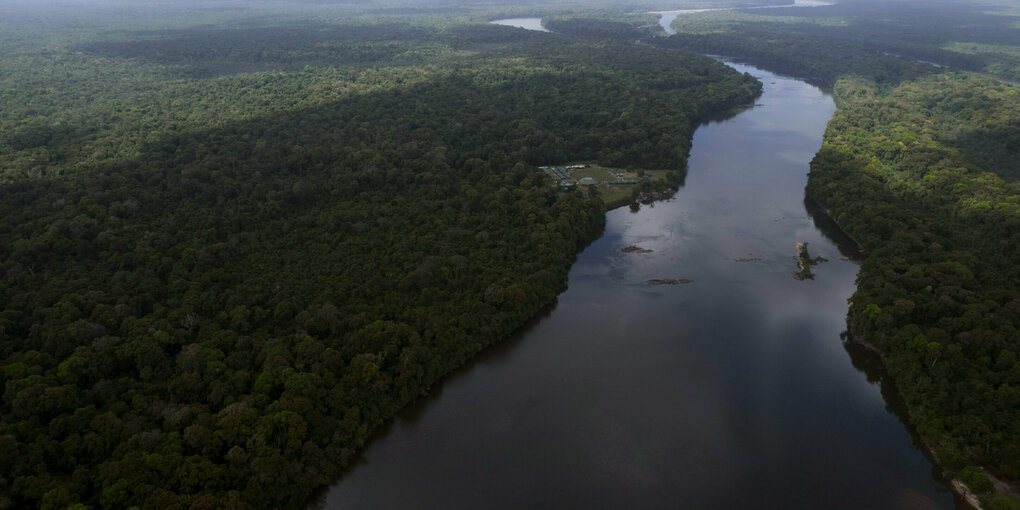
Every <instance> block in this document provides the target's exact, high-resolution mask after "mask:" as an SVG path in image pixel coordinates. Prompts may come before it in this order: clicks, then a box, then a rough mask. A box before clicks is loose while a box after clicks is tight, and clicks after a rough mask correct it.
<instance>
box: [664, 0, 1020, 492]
mask: <svg viewBox="0 0 1020 510" xmlns="http://www.w3.org/2000/svg"><path fill="white" fill-rule="evenodd" d="M848 3H849V2H848ZM855 5H856V3H855ZM861 5H862V6H864V7H865V8H863V9H859V10H852V9H850V7H835V6H833V7H824V8H821V7H820V8H816V9H801V10H800V11H796V10H792V9H789V10H788V9H776V10H774V11H770V12H768V13H763V12H762V11H758V12H756V13H754V14H751V13H749V12H747V11H745V12H738V13H734V12H721V13H719V12H717V13H705V14H704V15H698V16H690V17H687V18H684V19H682V20H678V21H677V22H676V23H675V24H674V27H676V28H677V29H678V30H680V31H681V32H680V33H678V34H677V35H676V36H672V37H670V38H668V39H667V38H663V39H660V40H658V41H656V43H657V44H660V45H664V46H668V47H676V48H687V49H694V50H697V51H705V52H712V53H719V54H725V55H732V56H737V57H740V58H746V59H748V60H750V61H752V62H755V63H758V64H759V65H762V66H764V67H768V68H772V69H776V70H778V71H781V72H786V73H791V74H795V75H798V76H803V77H807V78H810V79H813V80H815V81H816V82H819V83H821V84H824V85H828V86H832V87H833V93H834V95H835V98H836V102H837V106H838V110H837V112H836V114H835V116H834V118H833V119H832V121H830V123H829V125H828V127H827V130H826V133H825V141H824V144H823V147H822V149H821V151H819V152H818V154H817V155H816V157H815V158H814V160H813V161H812V164H811V173H810V176H809V181H808V189H807V194H808V196H809V197H810V198H812V199H813V200H815V201H816V202H818V203H819V204H821V205H822V206H823V207H824V208H826V209H827V211H828V213H829V214H830V215H831V216H832V217H833V218H834V219H835V220H836V221H837V222H838V223H839V224H840V225H841V226H842V228H844V229H845V230H846V231H847V233H849V234H850V235H851V236H852V237H853V238H854V239H855V240H856V241H857V242H859V243H860V244H861V245H862V246H863V247H864V248H865V250H866V252H865V254H866V256H865V257H864V260H863V262H862V266H861V270H860V273H859V275H858V289H857V291H856V293H855V294H854V296H853V297H852V299H851V306H850V313H849V329H850V333H851V334H852V336H854V337H855V338H856V339H857V340H858V341H861V342H863V343H865V344H867V345H869V346H871V347H873V348H875V349H876V350H878V351H879V352H880V353H881V354H882V359H883V361H884V364H885V367H886V369H887V371H888V372H889V375H890V377H891V379H892V380H893V382H894V383H895V385H896V387H897V388H898V390H899V393H900V394H901V395H902V396H903V398H904V400H905V401H906V403H907V405H908V407H909V414H910V416H909V419H910V421H911V424H912V425H913V426H914V427H915V428H916V430H917V431H918V433H919V435H920V437H921V438H922V439H923V441H924V442H925V443H926V444H927V446H928V447H929V448H930V449H931V450H932V451H933V453H934V455H935V458H936V460H937V462H938V464H939V465H940V466H941V468H942V469H943V470H945V473H946V476H949V477H959V478H960V479H962V480H963V481H965V482H966V483H967V484H968V485H969V486H970V487H971V489H972V490H974V491H975V492H977V493H979V494H981V496H982V500H983V502H984V504H985V505H987V507H988V508H996V509H1000V508H1001V509H1009V508H1020V500H1017V499H1016V496H1015V494H1014V495H1010V494H1009V490H1008V489H1006V490H995V489H996V488H994V487H993V484H992V482H991V480H990V478H989V475H991V476H992V477H993V478H998V479H999V480H1001V481H1005V482H1015V481H1017V480H1020V428H1018V424H1020V363H1018V360H1017V356H1018V353H1020V253H1018V252H1017V247H1018V246H1020V208H1018V205H1017V204H1018V201H1020V181H1018V179H1020V91H1018V90H1017V87H1016V86H1014V85H1010V84H1008V83H1004V82H1001V81H997V80H995V79H992V78H988V77H983V76H978V75H975V74H969V73H961V72H958V71H955V70H952V69H949V68H945V67H939V66H934V65H931V64H930V63H927V62H919V61H918V60H917V59H918V58H922V59H933V60H935V59H938V60H939V61H940V62H943V63H946V64H949V65H952V66H955V67H958V68H962V69H976V70H985V71H996V70H997V71H998V72H997V74H1000V75H1003V76H1007V77H1015V74H1013V73H1015V67H1012V68H1011V67H1009V66H1006V65H1005V64H1003V63H1004V62H1007V63H1008V62H1009V59H1008V58H1007V57H1008V55H1001V57H1002V58H1001V59H999V60H998V61H997V62H999V64H1002V65H1000V66H999V67H994V66H991V67H989V66H990V64H989V65H985V64H980V62H977V61H968V60H966V59H964V58H962V57H959V58H957V57H958V56H957V57H954V56H953V55H949V54H947V53H945V51H946V50H944V49H939V48H941V47H942V46H943V45H942V44H941V43H939V41H943V39H945V38H946V37H951V38H957V40H971V41H981V42H982V44H988V45H992V44H995V45H1001V46H1003V47H1012V48H1013V49H1014V50H1015V48H1016V47H1017V43H1018V42H1017V35H1018V32H1020V30H1018V29H1017V28H1015V27H1016V25H1015V20H1016V18H1015V17H1010V16H991V15H987V14H983V13H981V12H980V11H978V12H968V11H966V7H968V6H965V5H963V4H952V3H948V4H935V5H933V6H928V5H927V4H925V5H924V6H923V8H925V9H928V10H927V11H926V13H927V15H926V16H918V17H916V18H914V19H912V20H909V22H908V21H906V17H905V15H903V13H904V12H907V11H910V10H911V9H913V10H915V11H916V10H919V9H922V6H921V5H920V4H917V3H902V4H897V5H892V6H890V7H888V8H887V9H885V10H883V9H881V8H879V7H877V6H875V5H874V4H870V3H862V4H861ZM969 7H971V8H973V6H969ZM953 13H955V14H956V15H957V16H958V17H957V18H953V17H952V16H950V14H953ZM878 16H884V18H882V19H883V20H884V21H881V22H879V20H876V19H875V17H878ZM868 19H870V20H871V21H874V23H871V22H865V21H864V20H868ZM968 23H972V25H970V26H969V27H968V26H967V24H968ZM1011 23H1012V25H1011ZM896 26H899V27H900V28H901V30H893V29H892V28H891V27H896ZM1011 26H1012V28H1010V27H1011ZM968 28H969V30H968ZM876 34H879V35H876ZM925 37H926V38H925ZM936 43H939V44H936ZM887 50H890V51H887ZM892 51H895V52H896V53H899V55H893V54H890V53H891V52H892ZM906 55H910V56H909V57H908V56H906ZM949 57H952V58H949ZM979 64H980V65H979ZM1010 65H1015V64H1010ZM997 489H1002V487H1001V486H1000V487H998V488H997Z"/></svg>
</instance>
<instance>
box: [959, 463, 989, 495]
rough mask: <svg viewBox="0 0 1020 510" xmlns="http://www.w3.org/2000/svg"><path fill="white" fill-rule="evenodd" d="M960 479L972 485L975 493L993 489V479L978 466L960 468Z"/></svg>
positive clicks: (971, 487)
mask: <svg viewBox="0 0 1020 510" xmlns="http://www.w3.org/2000/svg"><path fill="white" fill-rule="evenodd" d="M960 479H961V480H963V483H965V484H967V487H970V490H972V491H974V493H975V494H985V493H988V492H991V491H992V488H993V487H992V481H991V480H989V479H988V475H986V474H985V472H984V471H981V468H979V467H977V466H967V467H965V468H963V469H961V470H960Z"/></svg>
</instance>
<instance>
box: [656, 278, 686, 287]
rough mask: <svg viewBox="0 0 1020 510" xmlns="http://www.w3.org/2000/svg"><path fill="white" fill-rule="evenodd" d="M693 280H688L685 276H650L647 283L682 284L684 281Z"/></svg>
mask: <svg viewBox="0 0 1020 510" xmlns="http://www.w3.org/2000/svg"><path fill="white" fill-rule="evenodd" d="M693 281H694V280H688V279H686V278H679V279H676V278H652V279H651V280H648V285H682V284H684V283H691V282H693Z"/></svg>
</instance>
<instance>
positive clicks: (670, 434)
mask: <svg viewBox="0 0 1020 510" xmlns="http://www.w3.org/2000/svg"><path fill="white" fill-rule="evenodd" d="M730 65H732V66H733V67H735V68H736V69H737V70H739V71H741V72H744V71H747V72H750V73H751V74H753V75H755V76H757V77H758V78H759V79H760V80H762V81H763V82H764V84H765V92H764V95H763V96H762V97H761V98H760V99H759V100H758V103H759V105H758V106H756V107H754V108H750V109H746V110H744V111H741V112H739V113H737V114H736V115H732V114H731V115H730V116H725V117H720V118H718V119H716V120H714V121H711V122H708V123H706V124H704V125H702V126H700V127H699V128H698V130H697V131H696V133H695V135H694V144H693V150H692V153H691V156H690V160H689V172H688V175H687V180H686V184H685V186H684V187H683V188H682V189H681V190H680V192H679V193H678V194H677V195H676V197H675V198H674V199H673V200H670V201H668V202H660V203H656V204H655V205H654V206H652V207H649V206H644V207H642V208H641V210H640V211H638V212H631V211H630V210H629V209H628V208H622V209H617V210H614V211H611V212H610V213H609V214H608V217H607V225H606V231H605V235H603V236H602V238H600V239H599V240H597V241H595V242H594V243H592V244H591V245H590V246H589V247H588V248H587V249H586V250H584V252H583V253H581V254H580V255H579V256H578V259H577V262H576V263H575V264H574V266H573V268H572V269H571V271H570V281H569V289H568V290H567V291H565V292H564V293H563V294H561V295H560V296H559V300H558V303H557V304H556V305H555V307H554V308H553V309H551V310H550V311H549V312H548V313H547V314H545V315H544V316H543V317H540V318H538V319H536V320H535V321H533V324H531V325H530V326H529V327H527V328H526V330H525V331H523V332H522V334H520V335H519V336H518V337H517V338H515V339H513V340H511V341H508V342H506V343H505V344H504V345H501V346H499V347H497V348H495V349H492V350H491V351H489V352H487V353H486V354H484V355H483V356H481V358H480V359H479V360H477V361H476V362H474V363H472V364H471V365H470V366H469V367H467V368H465V369H463V370H461V371H460V372H458V373H457V374H455V375H454V376H452V377H451V378H449V379H448V380H446V381H445V382H444V383H443V384H442V385H441V386H440V387H437V388H436V389H435V390H434V392H433V394H432V395H431V396H429V397H428V398H425V399H423V400H422V401H420V402H418V403H416V404H415V405H413V406H411V407H410V408H408V409H405V410H404V411H403V412H401V413H400V414H399V416H398V417H397V419H396V420H395V422H394V423H393V424H392V425H390V426H388V427H387V428H386V430H384V431H383V432H382V433H381V434H380V435H379V436H378V437H377V438H376V439H375V440H374V441H372V442H371V444H370V445H369V446H368V447H367V448H366V450H365V451H364V453H363V454H362V455H361V457H360V460H359V461H358V462H357V463H356V464H355V465H354V466H353V467H352V468H351V469H349V470H348V472H347V474H346V475H345V476H344V477H343V478H342V479H341V480H340V481H339V482H338V483H337V484H336V485H334V486H333V487H331V488H330V489H329V491H328V492H327V493H326V494H325V495H324V496H323V497H322V499H321V501H320V503H319V507H320V508H327V509H373V510H375V509H432V508H443V509H479V508H486V509H503V508H505V509H527V508H550V509H551V508H556V509H560V508H584V509H588V508H621V509H622V508H628V509H678V508H691V509H741V510H746V509H752V508H819V509H854V510H859V509H924V508H942V509H949V508H953V507H954V498H953V496H952V495H951V493H950V492H949V491H948V489H946V487H945V485H944V484H942V483H941V482H939V481H937V480H936V479H935V478H934V477H933V475H932V467H931V464H930V463H929V462H928V460H927V459H926V458H925V457H924V455H923V454H922V453H921V451H920V450H919V449H918V448H917V446H916V445H915V442H914V440H913V439H912V437H911V435H910V434H909V433H908V430H907V428H906V427H905V426H904V425H903V423H901V422H900V420H899V419H898V418H897V416H896V415H895V414H893V413H892V412H891V411H890V409H894V408H895V407H896V406H895V400H894V399H893V400H890V403H888V404H887V402H886V400H885V399H884V398H883V394H882V390H881V374H880V373H879V372H874V371H873V369H874V366H875V360H874V359H873V358H870V357H869V356H868V355H867V353H862V352H860V349H859V348H856V346H855V345H846V344H844V342H843V340H841V338H840V333H841V332H843V330H844V329H845V326H846V322H845V317H846V312H847V302H846V300H847V298H848V297H849V296H850V295H851V293H852V292H853V290H854V278H855V274H856V272H857V264H856V263H855V262H854V261H853V260H851V258H852V248H849V247H848V243H846V241H845V240H843V239H841V238H840V236H839V234H838V232H836V231H834V230H833V229H831V228H829V227H827V226H826V224H825V222H824V220H822V219H820V218H819V219H817V220H816V219H815V218H814V217H813V216H812V214H811V212H809V210H808V208H807V207H806V205H805V200H804V185H805V183H806V179H807V177H806V174H807V172H808V162H809V161H810V160H811V157H812V156H813V155H814V153H815V152H816V151H817V150H818V148H819V147H820V145H821V141H822V132H823V130H824V127H825V123H826V122H827V121H828V120H829V118H830V117H831V116H832V113H833V111H834V109H835V107H834V105H833V101H832V98H831V97H830V96H829V95H828V94H827V93H825V92H823V91H821V90H819V89H818V88H816V87H814V86H811V85H808V84H806V83H804V82H803V81H800V80H797V79H793V78H787V77H783V76H776V75H774V74H771V73H768V72H766V71H763V70H761V69H757V68H754V67H750V66H746V65H739V64H730ZM797 242H807V243H809V246H808V247H809V249H810V251H811V254H812V256H822V257H824V258H826V259H828V262H825V263H822V264H820V265H818V266H816V267H815V273H816V277H815V279H814V280H804V281H798V280H796V279H794V278H793V277H792V273H793V272H794V271H795V269H796V268H795V260H794V256H795V254H796V249H795V244H796V243H797ZM628 245H637V246H640V247H641V248H645V249H649V250H653V251H652V252H651V253H630V254H625V253H623V252H621V249H622V248H624V247H626V246H628ZM654 278H676V279H690V280H693V282H692V283H689V284H685V285H650V284H648V283H647V281H648V280H649V279H654ZM858 367H859V368H858ZM869 367H870V368H869ZM865 370H868V371H869V372H870V373H866V372H865ZM887 393H888V392H887Z"/></svg>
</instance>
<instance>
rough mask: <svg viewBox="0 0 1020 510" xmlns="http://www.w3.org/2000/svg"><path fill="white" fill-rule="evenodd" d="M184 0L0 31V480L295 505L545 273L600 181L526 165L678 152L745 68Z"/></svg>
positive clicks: (551, 271)
mask: <svg viewBox="0 0 1020 510" xmlns="http://www.w3.org/2000/svg"><path fill="white" fill-rule="evenodd" d="M200 14H201V15H198V14H196V15H194V17H193V18H190V17H187V16H184V15H177V16H176V17H175V18H174V19H173V20H171V21H172V23H169V22H168V26H170V28H153V26H154V25H158V23H159V20H156V21H155V22H154V21H153V20H152V19H151V18H146V17H139V18H138V19H125V20H122V21H118V20H114V21H111V19H108V18H102V17H100V16H97V17H96V18H95V20H94V21H95V22H96V23H98V24H99V25H97V26H100V27H102V29H99V28H90V27H89V26H88V25H87V24H85V23H84V22H82V21H81V20H78V21H79V22H78V23H67V24H62V23H58V22H57V21H60V18H58V19H57V21H53V20H48V19H46V18H41V19H33V20H28V21H26V22H25V23H23V24H12V25H11V26H10V27H8V28H11V30H9V31H6V32H5V35H4V37H5V44H8V47H9V48H11V50H10V51H9V52H7V51H5V54H4V55H3V56H2V58H0V71H2V72H0V90H2V102H3V108H2V109H0V218H2V220H0V306H2V308H0V386H2V387H3V399H2V402H0V458H3V459H4V462H0V508H32V507H38V508H47V509H51V508H52V509H57V508H60V509H64V508H75V509H83V508H127V507H131V506H138V507H141V508H159V509H172V508H194V509H199V508H220V507H226V508H298V507H302V506H303V505H304V504H305V502H306V501H307V498H308V496H309V494H310V493H311V492H312V491H313V490H314V489H315V488H316V487H319V486H322V485H324V484H326V483H328V482H330V481H331V480H332V479H333V478H334V477H335V476H336V475H337V474H338V473H339V472H340V470H341V469H342V468H343V467H344V465H345V464H346V463H347V462H348V461H349V460H350V459H351V458H352V455H353V454H354V453H355V452H356V451H357V450H358V449H359V448H360V447H361V446H362V444H363V442H364V441H365V440H366V438H367V437H368V436H369V434H370V433H371V432H372V431H373V430H374V429H375V428H376V427H377V426H378V425H379V424H380V423H382V422H384V421H385V420H387V419H389V418H390V417H392V416H393V413H394V412H395V410H396V409H398V408H400V407H401V406H403V405H404V404H406V403H408V402H409V401H411V400H413V399H415V398H416V397H417V396H418V395H421V394H422V393H423V392H425V391H427V390H428V388H429V387H430V386H432V385H433V384H435V383H436V382H437V381H438V380H439V379H440V378H441V377H443V376H444V375H445V374H447V373H448V372H449V371H451V370H452V369H454V368H456V367H458V366H459V365H461V364H462V363H464V362H465V361H466V360H467V359H469V358H470V357H471V356H472V355H474V354H475V353H477V352H478V351H479V350H480V349H483V348H485V347H486V346H487V345H490V344H492V343H494V342H497V341H500V340H502V339H505V338H507V336H508V335H509V334H511V333H512V332H513V331H514V330H515V329H516V328H518V327H519V326H520V325H521V324H523V323H524V322H525V321H526V320H527V319H528V318H530V317H531V316H533V315H534V314H535V313H536V312H537V311H538V310H539V309H540V308H541V307H543V306H545V305H547V304H549V303H550V302H551V301H552V300H553V299H554V298H555V296H556V294H557V293H558V292H559V291H560V290H562V288H563V286H564V284H565V281H566V274H567V269H568V267H569V265H570V263H571V262H572V260H573V257H574V254H575V253H576V252H577V250H578V249H579V248H580V247H582V246H584V245H585V244H586V243H587V242H588V241H590V240H591V239H592V238H593V237H594V236H596V235H598V233H599V232H600V231H601V228H602V225H603V222H604V218H603V213H604V205H603V204H602V202H601V201H600V199H599V198H598V196H597V195H596V194H593V195H590V196H589V195H585V194H582V193H581V192H579V191H573V192H562V191H559V190H557V189H556V188H555V187H554V186H552V185H551V182H550V181H549V180H548V179H547V178H545V177H544V176H543V175H542V174H541V173H540V172H538V171H536V169H535V167H534V165H538V164H549V163H562V162H565V161H568V160H577V159H586V160H593V161H600V162H602V163H604V164H607V165H614V166H622V165H634V166H637V167H646V168H662V169H678V170H679V169H683V167H684V165H685V161H686V157H687V150H688V148H689V146H690V145H689V144H690V136H691V134H692V130H693V126H694V125H695V122H696V121H697V119H699V118H700V117H701V116H703V115H705V114H707V113H709V112H712V111H716V110H719V109H723V108H727V107H731V106H733V105H736V104H743V103H746V102H748V101H750V100H752V99H753V97H755V96H756V95H757V94H758V93H759V92H760V84H759V83H757V82H756V81H755V80H754V79H753V78H752V77H750V76H747V75H740V74H739V73H736V72H734V71H732V70H731V69H729V68H727V67H725V66H723V65H722V64H719V63H717V62H714V61H712V60H710V59H708V58H705V57H701V56H696V55H693V54H688V53H680V52H671V51H663V50H660V49H656V48H653V47H650V46H646V45H635V44H631V43H617V42H605V41H594V40H582V39H576V38H573V37H569V36H564V35H554V34H537V33H532V32H527V31H523V30H520V29H513V28H508V27H499V26H494V25H488V24H484V23H478V22H473V21H471V20H470V19H465V18H456V17H444V18H443V19H442V20H439V21H437V19H435V18H433V17H432V16H431V15H421V16H408V15H404V14H399V15H397V14H394V15H392V16H390V15H386V14H376V15H374V16H372V17H363V18H359V19H358V20H350V19H347V18H344V19H328V18H322V17H319V18H318V19H296V18H287V17H282V18H272V19H266V18H263V17H241V18H240V19H238V15H237V14H236V13H232V12H228V13H226V14H224V13H220V12H213V13H209V12H204V11H203V13H200ZM188 16H191V15H190V14H189V15H188ZM100 18H102V19H100ZM451 19H452V20H453V21H451ZM458 20H459V21H458ZM65 21H66V20H65ZM111 23H114V24H115V25H114V26H111V25H110V24H111ZM26 27H27V28H26ZM40 27H44V28H46V30H48V32H45V31H40V30H39V28H40ZM61 27H63V28H61Z"/></svg>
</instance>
